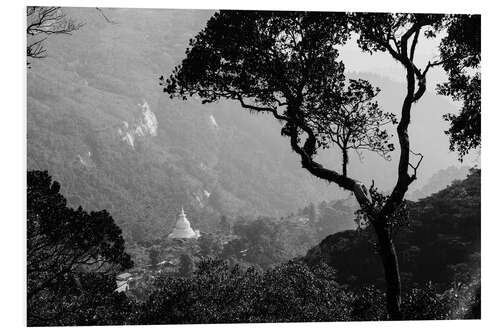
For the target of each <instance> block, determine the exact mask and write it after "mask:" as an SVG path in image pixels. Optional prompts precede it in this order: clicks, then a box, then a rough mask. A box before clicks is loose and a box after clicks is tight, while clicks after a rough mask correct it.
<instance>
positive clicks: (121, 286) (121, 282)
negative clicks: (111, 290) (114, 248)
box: [115, 273, 132, 293]
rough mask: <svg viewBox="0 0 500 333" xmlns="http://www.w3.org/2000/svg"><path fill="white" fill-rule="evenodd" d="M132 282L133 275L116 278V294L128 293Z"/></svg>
mask: <svg viewBox="0 0 500 333" xmlns="http://www.w3.org/2000/svg"><path fill="white" fill-rule="evenodd" d="M131 280H132V274H130V273H121V274H119V275H117V276H116V289H115V291H116V292H119V293H121V292H126V291H127V290H128V289H129V282H130V281H131Z"/></svg>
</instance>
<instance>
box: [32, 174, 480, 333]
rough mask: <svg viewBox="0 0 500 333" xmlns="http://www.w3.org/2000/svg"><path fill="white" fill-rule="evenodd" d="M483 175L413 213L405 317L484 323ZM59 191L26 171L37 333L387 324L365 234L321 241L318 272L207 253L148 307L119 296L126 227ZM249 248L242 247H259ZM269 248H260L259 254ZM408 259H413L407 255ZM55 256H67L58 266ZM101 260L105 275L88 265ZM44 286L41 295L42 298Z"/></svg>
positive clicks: (159, 280) (296, 263) (170, 278)
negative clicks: (48, 329)
mask: <svg viewBox="0 0 500 333" xmlns="http://www.w3.org/2000/svg"><path fill="white" fill-rule="evenodd" d="M480 176H481V174H480V171H479V170H473V171H472V172H471V174H470V175H469V177H468V178H467V179H466V180H464V181H459V182H455V183H454V184H452V185H451V186H449V187H448V188H446V189H445V190H443V191H440V192H438V193H436V194H434V195H432V196H430V197H428V198H426V199H423V200H421V201H419V202H417V203H414V204H411V205H410V208H411V213H412V223H413V224H410V227H409V228H408V229H403V230H401V231H400V233H399V234H398V236H397V238H396V239H397V240H398V246H399V247H400V248H401V250H402V251H401V253H402V254H403V258H402V261H401V262H402V272H404V273H405V286H406V287H407V288H406V290H404V294H403V304H402V310H403V313H404V319H407V320H412V319H414V320H421V319H424V320H425V319H469V318H480V304H481V285H480V267H479V247H478V245H479V234H480V233H479V230H480V229H479V228H480V223H479V222H480V218H479V217H480V209H479V208H480V205H479V202H480V200H479V199H480V191H479V189H480ZM58 192H59V185H58V183H57V182H54V183H52V181H51V178H50V176H48V174H47V173H46V172H29V173H28V283H29V284H28V309H27V310H28V325H29V326H56V325H121V324H179V323H237V322H300V321H364V320H385V319H386V318H387V313H386V310H385V306H384V299H385V296H384V293H383V292H382V291H381V288H380V285H379V283H378V282H379V281H380V280H381V278H380V276H377V274H380V273H381V272H380V268H378V266H377V265H376V256H375V254H374V247H373V246H372V245H371V243H370V239H369V238H366V237H364V236H363V235H364V234H363V232H362V231H347V232H342V233H338V234H335V235H333V236H332V237H329V238H328V239H329V240H330V243H328V242H326V243H325V242H322V244H323V245H325V244H327V243H328V244H329V245H331V249H330V250H331V251H330V252H329V254H330V258H334V259H335V260H330V261H328V260H326V261H322V260H319V261H317V262H312V261H311V253H310V254H308V256H306V257H305V258H303V259H295V260H292V261H289V262H286V263H281V264H275V265H270V266H269V267H268V268H267V269H265V270H264V269H262V268H263V266H264V265H257V266H255V267H253V266H250V267H248V265H244V266H242V265H239V264H234V263H239V260H236V261H234V260H233V261H231V260H218V259H211V258H210V255H209V256H207V257H205V259H202V260H199V261H198V262H197V263H196V266H197V268H196V269H195V270H194V272H192V274H191V273H190V274H159V275H155V276H153V278H152V281H151V284H150V285H149V286H148V288H147V290H145V295H144V296H145V297H144V298H143V299H144V300H143V301H142V300H141V301H140V300H139V299H137V298H135V297H132V296H131V295H130V294H125V293H117V292H114V289H115V287H116V284H115V276H116V273H117V272H118V271H119V270H120V269H124V268H126V267H130V265H131V262H130V258H129V257H128V255H127V254H126V253H125V252H124V247H123V239H122V238H121V235H120V231H119V228H117V227H116V225H114V223H113V220H112V218H111V217H110V216H109V215H106V213H105V212H98V213H96V212H93V213H90V214H87V213H86V212H84V211H83V210H82V209H78V210H73V209H70V208H67V207H66V201H65V199H64V197H63V196H62V195H60V194H59V193H58ZM261 222H262V221H261ZM77 226H80V227H77ZM68 228H69V229H68ZM245 228H247V229H248V227H245ZM245 228H243V229H245ZM245 230H246V229H245ZM252 230H254V229H251V228H250V229H248V230H247V231H248V232H249V233H252ZM69 231H71V232H69ZM346 235H349V237H346ZM429 235H432V237H431V236H429ZM242 239H243V240H240V241H239V242H243V243H244V244H243V245H244V246H247V245H249V244H250V243H251V242H252V241H251V237H246V238H245V237H244V238H242ZM332 240H334V241H332ZM70 241H71V244H72V246H69V245H68V244H69V243H68V242H70ZM265 241H266V239H264V240H262V239H260V240H258V241H257V243H258V244H260V245H259V247H258V248H260V247H261V245H262V246H263V244H264V245H265V244H266V242H265ZM262 242H264V243H262ZM405 242H408V243H410V244H413V245H412V246H413V247H408V246H407V245H405ZM261 243H262V244H261ZM238 244H239V243H238ZM238 244H236V245H238ZM236 245H235V246H236ZM240 245H241V244H240ZM320 246H321V245H320ZM415 246H417V247H418V249H416V248H415ZM436 246H437V248H436ZM236 248H239V247H238V246H236ZM67 249H72V251H70V252H64V251H65V250H67ZM409 249H411V251H410V252H411V253H413V255H411V256H410V255H406V254H405V253H407V250H409ZM433 249H434V250H433ZM436 249H439V251H437V250H436ZM52 251H55V252H56V253H60V256H49V254H50V253H51V252H52ZM429 251H431V252H433V255H432V256H431V255H429V254H428V253H429ZM236 252H238V251H236ZM312 252H314V251H312ZM256 253H257V252H256ZM63 254H64V255H63ZM323 254H324V253H323ZM82 256H83V257H82ZM371 257H374V258H375V259H374V261H373V262H372V261H371V259H370V258H371ZM82 258H83V259H82ZM256 258H257V257H256ZM103 259H106V264H105V265H103V266H100V265H99V266H96V265H91V264H90V263H91V262H92V261H94V260H103ZM410 259H411V260H410ZM259 260H260V259H259ZM82 261H83V262H82ZM346 261H349V262H350V264H349V265H348V264H346ZM426 265H427V266H428V269H425V267H427V266H426ZM245 266H247V267H246V268H245ZM54 267H65V269H64V270H62V271H61V270H55V271H54V270H51V272H52V273H53V274H56V275H55V276H48V275H47V274H48V272H45V271H44V269H47V268H51V269H52V268H54ZM361 267H364V269H361ZM36 269H38V272H42V273H43V274H40V273H37V271H36ZM412 272H413V274H411V273H412ZM44 277H47V279H46V280H42V278H44ZM41 283H44V284H43V286H42V285H41ZM37 284H40V286H42V287H41V288H36V289H35V287H34V286H36V285H37Z"/></svg>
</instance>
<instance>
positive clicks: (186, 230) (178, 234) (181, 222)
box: [168, 208, 200, 239]
mask: <svg viewBox="0 0 500 333" xmlns="http://www.w3.org/2000/svg"><path fill="white" fill-rule="evenodd" d="M198 237H200V232H199V230H196V231H195V230H193V229H192V228H191V223H189V221H188V219H187V218H186V214H185V213H184V208H182V209H181V213H180V214H179V217H178V218H177V222H176V223H175V228H174V230H173V231H172V232H171V233H170V234H169V235H168V238H194V239H196V238H198Z"/></svg>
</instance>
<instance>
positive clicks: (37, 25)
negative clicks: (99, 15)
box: [26, 6, 83, 65]
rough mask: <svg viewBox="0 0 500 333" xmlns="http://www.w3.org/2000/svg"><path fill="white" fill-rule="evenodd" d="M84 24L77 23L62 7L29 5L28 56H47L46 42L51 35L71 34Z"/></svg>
mask: <svg viewBox="0 0 500 333" xmlns="http://www.w3.org/2000/svg"><path fill="white" fill-rule="evenodd" d="M82 26H83V24H82V23H77V22H75V21H74V20H73V19H71V18H69V17H67V16H66V14H64V12H63V10H62V9H61V7H38V6H28V7H27V27H26V33H27V36H28V37H27V39H28V46H27V48H26V56H27V57H28V58H32V59H36V58H45V57H46V56H47V50H46V49H45V46H44V42H45V41H46V40H47V38H48V37H49V36H50V35H56V34H65V35H70V34H71V33H72V32H74V31H76V30H78V29H80V28H81V27H82ZM28 65H29V62H28Z"/></svg>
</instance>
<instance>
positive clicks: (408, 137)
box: [4, 1, 498, 331]
mask: <svg viewBox="0 0 500 333" xmlns="http://www.w3.org/2000/svg"><path fill="white" fill-rule="evenodd" d="M47 3H48V4H52V5H54V6H45V5H30V4H27V5H26V6H24V7H23V13H24V15H23V17H22V19H23V20H24V29H25V32H24V31H23V33H22V34H23V37H24V38H25V40H24V42H23V43H25V44H24V48H23V50H22V52H23V54H24V55H23V68H22V69H20V70H22V71H24V73H25V90H24V91H23V92H22V95H23V96H24V98H25V101H24V103H25V113H24V120H23V122H24V127H25V128H24V134H23V137H24V138H23V140H25V141H24V144H23V146H24V147H23V149H24V154H25V155H24V159H23V161H22V163H24V166H23V167H22V170H21V173H22V177H23V181H25V186H21V184H18V185H17V186H18V187H19V188H21V189H22V193H23V199H24V200H25V201H24V204H23V205H24V214H25V218H24V220H23V221H16V224H20V225H21V227H22V228H24V229H23V235H24V236H23V237H24V239H20V240H19V242H20V243H22V244H21V245H22V246H23V247H24V250H25V252H24V254H23V255H22V257H21V258H18V260H21V265H22V266H23V267H22V268H23V269H24V273H23V274H19V278H18V279H20V280H21V281H23V282H22V288H24V291H25V293H24V295H17V296H16V297H17V298H19V299H20V303H22V304H24V307H25V308H24V309H25V310H24V314H23V316H24V322H23V323H21V324H20V325H22V326H25V327H26V326H27V327H47V326H50V327H53V326H110V325H111V326H122V325H130V326H132V325H140V326H144V327H143V328H141V329H146V330H147V329H148V327H150V325H169V326H168V327H165V328H166V329H169V330H170V329H173V330H175V329H176V327H178V325H182V324H251V325H250V327H252V325H255V324H258V323H268V324H270V323H272V325H278V326H277V327H279V325H280V323H320V322H322V323H332V325H334V324H335V323H336V322H365V323H366V325H367V326H363V327H366V329H369V327H370V326H369V325H375V324H374V323H373V322H393V321H403V322H405V323H406V322H420V321H432V322H435V323H436V322H447V321H455V322H456V321H457V320H460V321H463V322H467V323H468V322H476V323H479V322H481V321H482V319H483V318H484V316H483V315H482V314H484V310H485V306H484V305H483V306H482V304H481V298H482V297H481V296H482V295H485V291H484V289H483V292H482V291H481V282H482V274H481V268H482V265H481V258H482V256H483V252H484V249H483V247H482V239H483V237H485V233H484V231H485V229H484V228H482V224H481V217H482V214H481V211H482V206H483V205H482V200H481V197H482V183H483V184H484V182H482V181H481V177H482V176H481V173H482V163H481V162H482V158H481V156H482V147H483V143H482V140H481V138H482V131H481V124H482V122H481V118H482V116H481V99H482V96H483V95H484V94H482V92H481V73H482V66H481V53H482V52H481V51H482V48H483V49H484V47H485V46H484V45H483V46H482V44H483V43H482V33H483V32H484V30H485V28H484V24H483V23H484V22H483V21H484V20H483V12H482V11H478V10H477V8H478V7H477V6H475V7H471V9H470V10H469V11H464V10H461V9H460V10H459V9H457V10H455V9H454V8H453V7H449V10H446V11H443V10H442V9H441V8H442V7H439V8H436V10H431V11H421V10H419V9H418V7H416V8H415V9H412V10H405V11H401V10H391V8H390V7H387V8H386V7H383V6H381V7H380V10H379V9H377V10H373V8H374V7H373V6H367V7H366V8H363V7H356V8H357V9H356V10H351V7H348V6H347V4H346V6H344V7H342V3H336V4H331V6H330V7H328V6H329V5H328V3H326V4H324V5H323V7H321V10H316V8H310V9H309V8H307V7H304V9H300V7H299V8H297V7H294V6H290V7H289V8H287V7H286V6H287V5H286V4H283V3H282V6H281V7H276V9H273V7H272V6H271V8H268V7H262V8H259V7H258V6H257V5H255V6H254V7H250V8H246V7H243V8H240V6H238V4H237V3H234V7H233V8H232V7H227V6H223V7H216V6H215V5H216V3H214V5H212V4H211V3H210V2H207V3H204V4H203V5H201V4H200V7H199V8H195V7H193V8H189V7H188V8H182V7H183V4H182V3H181V2H175V3H174V4H175V5H171V4H169V2H165V3H159V4H158V5H157V6H156V8H154V7H149V6H145V7H141V3H140V2H135V3H136V4H135V6H133V7H128V6H123V7H122V6H110V5H109V2H107V3H106V4H103V5H102V6H93V5H89V6H87V5H86V4H85V3H84V2H81V4H80V5H79V6H65V5H60V6H59V5H58V4H57V1H53V2H47ZM94 3H95V2H94ZM247 5H248V6H251V4H247ZM304 6H306V5H305V4H304ZM211 7H213V9H209V8H211ZM342 8H344V9H343V10H342ZM461 8H463V7H461ZM16 14H20V11H18V12H16ZM20 34H21V33H20V32H19V33H18V35H20ZM19 38H21V37H19ZM486 46H487V45H486ZM490 62H491V60H490ZM16 75H18V76H21V74H19V72H17V74H16ZM7 98H10V97H8V96H7ZM493 99H494V96H493ZM20 111H21V110H15V111H14V110H9V111H7V110H6V111H5V112H20ZM489 112H496V111H495V110H491V109H489ZM483 123H484V122H483ZM493 150H495V149H494V148H493ZM21 165H22V164H21ZM490 167H491V168H492V169H490V170H494V169H495V167H494V166H491V164H487V169H488V168H490ZM494 201H495V199H493V203H492V202H491V200H490V201H489V203H490V204H492V205H495V203H494ZM486 222H487V223H494V221H486ZM483 226H484V224H483ZM482 231H483V233H482ZM4 237H6V238H8V237H9V236H4ZM482 250H483V251H482ZM494 256H495V253H494V252H489V253H488V257H489V258H490V260H491V258H492V257H494ZM490 279H493V280H494V279H495V278H494V276H490ZM5 287H6V288H7V289H8V288H9V287H8V286H5ZM488 294H489V292H488ZM497 310H498V308H497ZM497 310H495V309H494V308H493V309H492V312H493V313H494V312H496V311H497ZM488 313H491V312H488ZM370 323H371V324H370ZM272 325H271V326H266V327H267V329H273V326H272ZM377 325H378V324H377ZM196 327H198V328H196V330H199V329H204V328H203V327H205V326H200V325H196ZM207 327H208V326H207ZM255 327H256V328H255V329H257V327H258V326H255ZM332 327H333V326H332ZM342 327H344V328H343V329H342V330H347V329H349V328H348V327H349V326H342ZM470 327H472V326H470ZM234 329H236V328H233V329H232V330H233V331H234ZM302 330H303V329H302ZM337 330H338V328H337Z"/></svg>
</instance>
